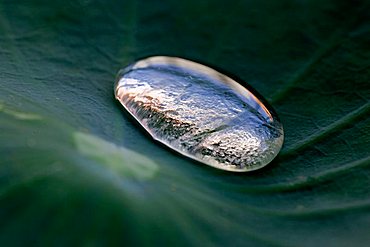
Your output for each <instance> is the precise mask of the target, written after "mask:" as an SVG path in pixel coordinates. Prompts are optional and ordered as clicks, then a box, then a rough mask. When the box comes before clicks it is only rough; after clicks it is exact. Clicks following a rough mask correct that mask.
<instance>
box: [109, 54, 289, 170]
mask: <svg viewBox="0 0 370 247" xmlns="http://www.w3.org/2000/svg"><path fill="white" fill-rule="evenodd" d="M115 95H116V98H117V99H118V100H119V101H120V102H121V104H122V105H123V106H124V108H125V109H126V110H127V111H128V112H129V113H130V114H131V115H132V116H133V117H134V118H135V119H136V120H137V121H138V122H139V123H140V124H141V125H142V126H143V127H144V128H145V129H146V131H147V132H149V134H150V135H151V136H152V137H153V138H154V139H155V140H157V141H160V142H162V143H164V144H165V145H167V146H168V147H170V148H172V149H174V150H176V151H177V152H179V153H181V154H183V155H185V156H188V157H190V158H192V159H195V160H197V161H200V162H202V163H204V164H207V165H210V166H213V167H217V168H219V169H223V170H228V171H240V172H243V171H251V170H256V169H259V168H261V167H263V166H265V165H267V164H268V163H269V162H270V161H272V160H273V159H274V158H275V156H276V155H277V154H278V152H279V151H280V149H281V146H282V144H283V140H284V133H283V127H282V124H281V123H280V121H279V120H278V118H277V116H276V113H275V112H274V111H273V110H272V108H271V107H269V106H268V105H266V104H265V103H263V101H264V100H263V99H261V97H260V96H257V95H256V94H255V93H252V92H251V89H246V88H244V87H243V86H241V85H240V84H239V83H237V82H236V81H235V80H233V79H231V78H230V77H228V76H226V75H224V74H221V73H220V72H218V71H216V70H214V69H212V68H210V67H207V66H205V65H202V64H199V63H195V62H192V61H189V60H185V59H182V58H176V57H165V56H157V57H149V58H146V59H143V60H140V61H137V62H136V63H134V64H131V65H130V66H128V67H126V68H124V69H123V70H122V71H121V72H120V73H119V76H118V79H117V82H116V85H115Z"/></svg>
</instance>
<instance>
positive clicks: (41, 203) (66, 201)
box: [0, 0, 370, 246]
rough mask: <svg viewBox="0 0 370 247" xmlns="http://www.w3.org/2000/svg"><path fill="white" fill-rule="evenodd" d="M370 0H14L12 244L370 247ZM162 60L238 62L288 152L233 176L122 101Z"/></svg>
mask: <svg viewBox="0 0 370 247" xmlns="http://www.w3.org/2000/svg"><path fill="white" fill-rule="evenodd" d="M369 13H370V6H369V1H366V0H363V1H361V0H358V1H344V0H340V1H334V0H329V1H318V0H314V1H298V0H296V1H294V0H292V1H288V0H279V1H254V0H251V1H234V2H229V1H218V0H216V1H195V0H189V1H173V0H165V1H135V0H131V1H118V0H106V1H103V0H100V1H98V0H96V1H94V0H91V1H83V0H81V1H42V0H32V1H6V0H4V1H0V31H1V34H2V35H1V36H0V219H1V221H0V229H1V230H0V245H1V246H24V245H27V246H28V245H37V246H39V245H45V246H50V245H60V246H71V245H73V246H76V245H77V246H81V245H82V246H87V245H93V246H94V245H126V244H131V245H160V244H163V245H175V244H176V245H220V246H224V245H233V246H276V245H277V246H368V244H369V242H370V235H369V234H368V232H369V228H370V169H369V168H370V156H369V154H370V152H369V150H370V118H369V113H370V84H369V81H370V70H369V61H370V50H369V43H370V22H369V20H370V16H369ZM150 55H171V56H180V57H185V58H189V59H193V60H197V61H201V62H204V63H206V64H211V65H214V66H216V67H218V68H221V69H223V70H226V71H229V72H230V73H233V74H235V75H237V76H238V77H240V78H242V80H243V81H245V82H248V84H250V85H251V86H252V87H254V88H255V89H257V91H259V92H260V93H261V94H262V95H264V96H265V97H266V98H267V100H268V101H269V102H270V103H271V104H272V105H273V106H274V108H275V109H276V111H277V113H278V115H279V116H280V118H281V120H282V122H283V124H284V128H285V133H286V136H285V145H284V147H283V149H282V151H281V153H280V155H279V156H278V158H277V159H276V160H275V161H273V162H272V163H271V164H270V165H269V166H267V167H266V168H264V169H261V170H259V171H256V172H252V173H248V174H234V173H228V172H222V171H218V170H216V169H213V168H209V167H207V166H204V165H201V164H198V163H195V162H193V161H191V160H188V159H185V158H184V157H181V156H179V155H177V154H175V153H172V152H170V150H168V149H166V148H164V147H162V146H161V145H159V144H158V143H156V142H154V141H152V140H151V139H150V138H149V137H148V136H147V135H145V133H144V131H142V129H140V127H139V126H138V124H136V123H135V122H133V121H132V120H131V119H130V118H129V117H128V116H127V114H125V113H124V111H123V109H122V107H121V106H120V105H119V104H118V103H116V102H115V100H114V97H113V84H114V80H115V76H116V73H117V71H118V70H119V69H120V68H121V67H123V66H125V65H127V64H128V63H129V62H131V61H133V60H134V59H137V58H140V57H143V56H150Z"/></svg>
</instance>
